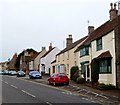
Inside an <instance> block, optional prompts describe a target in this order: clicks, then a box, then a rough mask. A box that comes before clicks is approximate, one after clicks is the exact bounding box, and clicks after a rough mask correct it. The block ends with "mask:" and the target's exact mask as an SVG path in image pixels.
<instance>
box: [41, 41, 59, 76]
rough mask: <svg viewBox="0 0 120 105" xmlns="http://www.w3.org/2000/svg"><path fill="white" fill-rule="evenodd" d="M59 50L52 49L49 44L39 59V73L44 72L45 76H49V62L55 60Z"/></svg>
mask: <svg viewBox="0 0 120 105" xmlns="http://www.w3.org/2000/svg"><path fill="white" fill-rule="evenodd" d="M59 52H60V50H59V49H58V48H57V47H52V43H50V46H49V50H48V51H47V52H46V53H45V54H44V55H43V56H42V57H41V58H40V68H39V71H40V72H45V74H51V68H50V67H51V62H52V61H54V60H55V56H56V54H58V53H59Z"/></svg>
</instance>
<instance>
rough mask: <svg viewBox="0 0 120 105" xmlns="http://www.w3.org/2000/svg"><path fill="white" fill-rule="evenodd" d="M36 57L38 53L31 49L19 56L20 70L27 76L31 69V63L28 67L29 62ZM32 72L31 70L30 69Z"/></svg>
mask: <svg viewBox="0 0 120 105" xmlns="http://www.w3.org/2000/svg"><path fill="white" fill-rule="evenodd" d="M37 55H38V52H37V51H35V50H33V49H26V50H24V51H23V52H21V53H20V54H19V59H20V61H19V62H20V68H19V69H22V70H23V71H25V72H26V73H27V74H28V73H29V70H31V69H32V67H33V65H32V63H31V64H30V65H29V62H31V61H33V59H34V58H35V57H36V56H37ZM32 70H33V69H32Z"/></svg>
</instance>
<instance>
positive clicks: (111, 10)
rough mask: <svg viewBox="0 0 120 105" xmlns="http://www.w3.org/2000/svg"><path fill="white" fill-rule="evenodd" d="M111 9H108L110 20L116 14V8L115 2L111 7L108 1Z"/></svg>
mask: <svg viewBox="0 0 120 105" xmlns="http://www.w3.org/2000/svg"><path fill="white" fill-rule="evenodd" d="M110 6H111V9H110V11H109V13H110V20H113V19H114V18H116V17H117V16H118V10H117V9H116V3H114V8H113V3H110Z"/></svg>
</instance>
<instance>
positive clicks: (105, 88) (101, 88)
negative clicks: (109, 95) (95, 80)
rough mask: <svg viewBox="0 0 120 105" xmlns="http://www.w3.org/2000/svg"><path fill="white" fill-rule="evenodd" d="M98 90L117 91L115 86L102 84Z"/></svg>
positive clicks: (98, 86)
mask: <svg viewBox="0 0 120 105" xmlns="http://www.w3.org/2000/svg"><path fill="white" fill-rule="evenodd" d="M97 89H99V90H111V89H115V86H114V85H112V84H104V83H100V84H98V85H97Z"/></svg>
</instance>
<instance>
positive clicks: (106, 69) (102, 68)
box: [99, 59, 112, 74]
mask: <svg viewBox="0 0 120 105" xmlns="http://www.w3.org/2000/svg"><path fill="white" fill-rule="evenodd" d="M111 73H112V62H111V59H103V60H100V61H99V74H111Z"/></svg>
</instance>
